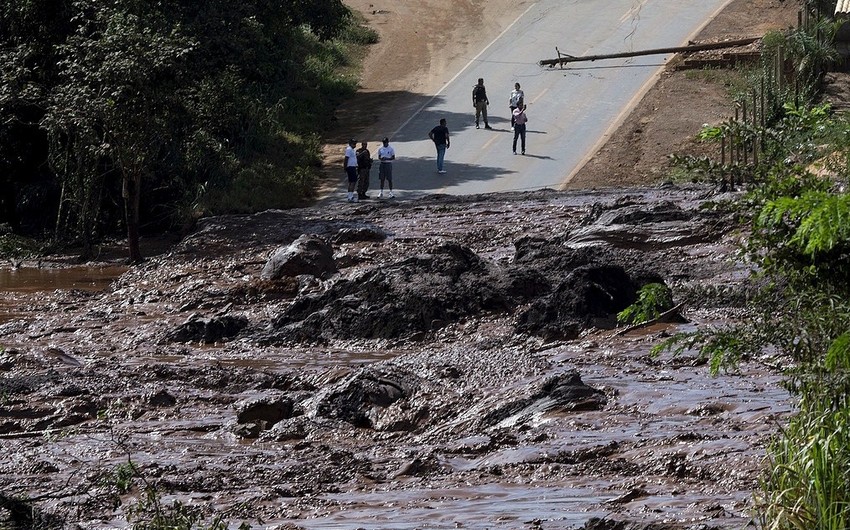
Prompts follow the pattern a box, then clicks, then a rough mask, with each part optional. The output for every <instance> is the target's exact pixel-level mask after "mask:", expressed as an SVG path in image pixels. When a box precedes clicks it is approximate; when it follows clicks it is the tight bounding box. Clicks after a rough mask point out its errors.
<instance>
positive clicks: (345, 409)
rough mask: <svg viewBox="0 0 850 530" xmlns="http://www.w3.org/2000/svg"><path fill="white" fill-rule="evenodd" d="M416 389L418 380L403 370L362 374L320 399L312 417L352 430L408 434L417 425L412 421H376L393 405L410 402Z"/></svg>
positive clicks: (402, 418)
mask: <svg viewBox="0 0 850 530" xmlns="http://www.w3.org/2000/svg"><path fill="white" fill-rule="evenodd" d="M419 386H420V381H419V378H418V376H416V375H414V374H412V373H408V372H405V371H403V370H398V369H394V370H391V371H387V370H384V371H379V370H372V369H367V370H363V371H361V372H359V373H358V374H356V375H354V376H352V377H351V378H350V379H348V380H347V381H345V382H344V383H343V384H342V385H341V386H340V387H338V388H335V389H334V390H332V391H330V392H329V393H328V394H327V395H325V396H324V397H322V398H321V399H320V400H319V402H318V406H317V407H316V414H317V415H318V416H320V417H326V418H333V419H338V420H342V421H346V422H348V423H350V424H352V425H354V426H355V427H362V428H375V429H381V430H387V431H400V430H411V429H413V428H414V427H415V425H416V423H417V422H416V420H415V419H414V418H406V417H400V418H397V419H396V420H394V421H389V422H387V421H380V420H381V418H380V416H381V415H382V413H383V412H384V411H386V409H388V408H389V407H390V406H391V405H393V404H394V403H396V402H397V401H399V400H403V399H407V400H409V399H410V398H412V397H413V395H414V394H415V392H416V390H417V389H418V388H419Z"/></svg>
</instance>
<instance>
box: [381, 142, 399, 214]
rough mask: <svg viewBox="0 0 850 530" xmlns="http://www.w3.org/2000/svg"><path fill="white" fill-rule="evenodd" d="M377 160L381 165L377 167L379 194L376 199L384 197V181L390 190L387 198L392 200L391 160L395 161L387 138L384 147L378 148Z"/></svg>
mask: <svg viewBox="0 0 850 530" xmlns="http://www.w3.org/2000/svg"><path fill="white" fill-rule="evenodd" d="M378 160H380V161H381V165H380V166H379V167H378V178H379V179H381V192H380V193H379V194H378V198H379V199H382V198H383V197H384V181H386V182H387V184H389V188H390V194H389V197H390V198H391V199H392V198H393V197H395V194H394V193H393V160H395V149H393V146H391V145H390V139H389V138H384V145H383V146H381V147H379V148H378Z"/></svg>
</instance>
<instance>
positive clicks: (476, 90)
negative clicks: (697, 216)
mask: <svg viewBox="0 0 850 530" xmlns="http://www.w3.org/2000/svg"><path fill="white" fill-rule="evenodd" d="M485 94H486V92H485V91H484V87H483V86H481V85H475V86H474V87H472V99H474V100H475V101H484V100H485V99H487V97H486V96H485Z"/></svg>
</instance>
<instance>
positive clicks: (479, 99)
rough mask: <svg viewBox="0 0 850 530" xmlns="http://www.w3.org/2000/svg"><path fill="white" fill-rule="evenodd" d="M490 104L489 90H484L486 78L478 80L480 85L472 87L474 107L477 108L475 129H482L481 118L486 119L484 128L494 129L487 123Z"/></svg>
mask: <svg viewBox="0 0 850 530" xmlns="http://www.w3.org/2000/svg"><path fill="white" fill-rule="evenodd" d="M489 104H490V100H489V99H487V89H486V88H484V78H483V77H479V78H478V84H477V85H475V86H474V87H472V106H473V107H475V128H476V129H480V127H479V126H478V123H479V118H482V117H483V118H484V128H485V129H492V127H490V124H489V123H487V105H489Z"/></svg>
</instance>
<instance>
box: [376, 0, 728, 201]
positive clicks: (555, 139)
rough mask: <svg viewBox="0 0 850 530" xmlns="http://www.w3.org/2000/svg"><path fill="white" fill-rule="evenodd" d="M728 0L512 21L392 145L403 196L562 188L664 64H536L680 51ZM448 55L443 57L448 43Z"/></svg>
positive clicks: (574, 4) (661, 0) (592, 1)
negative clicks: (517, 111) (482, 110)
mask: <svg viewBox="0 0 850 530" xmlns="http://www.w3.org/2000/svg"><path fill="white" fill-rule="evenodd" d="M728 1H729V0H699V1H694V0H687V1H683V0H605V1H602V0H539V1H537V2H534V3H533V4H532V5H531V6H530V7H528V8H527V9H526V11H525V12H519V11H518V12H517V15H518V18H517V19H516V21H515V22H514V23H513V24H512V25H511V26H510V27H509V28H507V29H506V30H505V31H504V32H503V33H502V35H500V36H499V37H498V38H497V39H496V40H495V41H494V42H492V43H491V44H490V45H489V46H487V48H486V49H484V50H483V51H482V52H481V53H480V54H479V55H478V56H477V57H475V58H473V59H472V60H471V61H470V63H469V64H468V65H467V66H466V67H465V68H464V69H463V70H462V71H461V72H459V73H458V74H457V75H456V76H455V77H454V78H453V79H452V80H451V81H449V82H448V83H447V84H446V85H445V86H444V87H443V88H442V89H441V90H440V91H439V92H438V93H437V94H436V95H435V96H434V97H433V98H432V99H430V100H429V101H427V102H426V103H424V104H421V105H420V108H419V109H415V110H414V111H413V114H412V116H411V117H410V119H409V120H407V121H406V122H405V123H404V124H403V125H402V126H401V127H400V128H399V130H397V131H396V132H394V133H393V134H392V135H391V136H392V143H393V145H394V147H395V149H396V152H397V154H398V158H399V159H398V160H397V164H396V166H395V168H396V169H395V171H394V173H395V180H396V187H397V188H398V189H399V190H401V192H402V193H400V194H399V196H400V197H402V196H403V197H413V196H417V195H422V194H427V193H449V194H456V195H463V194H474V193H485V192H492V191H507V190H532V189H539V188H546V187H549V188H558V187H559V186H560V185H561V184H562V183H564V182H565V181H566V180H568V179H569V178H570V176H571V175H572V174H573V172H574V171H577V170H578V169H579V168H580V167H581V165H582V164H583V163H584V161H585V160H586V158H587V157H588V156H590V155H591V154H592V153H593V152H594V151H595V150H596V149H597V148H598V147H599V146H600V145H601V143H602V141H603V140H604V139H605V138H606V136H607V135H608V134H610V133H611V132H613V129H614V128H615V126H616V125H617V124H618V123H619V121H620V120H621V119H622V118H623V117H624V116H625V115H626V114H627V112H628V110H629V109H630V108H631V106H632V105H633V104H634V103H636V102H637V101H639V100H640V97H641V96H642V95H643V93H644V92H645V90H646V89H648V88H649V87H650V86H651V84H652V82H653V81H654V80H655V78H656V77H657V75H658V74H659V73H660V71H661V69H662V67H663V65H664V61H665V60H666V59H668V58H669V57H665V56H659V55H655V56H645V57H636V58H631V59H613V60H605V61H596V62H578V63H571V65H570V66H569V67H568V68H565V69H563V70H561V69H558V68H548V67H547V68H544V67H541V66H539V65H538V61H539V60H541V59H551V58H555V57H557V54H556V52H555V47H556V46H557V47H558V48H559V49H560V51H561V53H566V54H570V55H575V56H583V55H595V54H603V53H616V52H623V51H633V50H642V49H652V48H662V47H670V46H680V45H683V44H685V43H687V41H688V40H689V39H690V38H692V37H693V36H694V35H695V34H696V33H697V32H698V31H699V30H700V29H701V28H702V27H703V26H704V25H705V23H706V22H708V21H709V20H710V19H711V18H712V17H713V16H714V15H716V13H717V12H718V11H720V9H722V7H723V6H725V5H726V4H727V3H728ZM423 23H424V24H426V25H427V22H423ZM470 31H474V28H470ZM445 50H446V53H451V43H445ZM479 77H483V78H484V80H485V85H486V87H487V94H488V97H489V99H490V109H489V114H490V125H491V126H492V127H493V130H485V129H484V127H483V124H482V128H481V129H479V130H476V129H475V112H474V109H473V107H472V96H471V93H472V87H473V85H474V84H475V82H476V81H477V79H478V78H479ZM516 82H519V83H520V84H521V85H522V88H523V90H525V95H526V104H527V105H528V111H527V115H528V118H529V123H528V134H527V141H528V148H527V150H526V152H527V154H526V155H525V156H522V155H516V156H515V155H513V154H512V152H511V143H512V141H513V133H512V132H511V131H510V114H509V112H510V109H509V108H508V96H509V94H510V91H511V89H512V88H513V85H514V83H516ZM441 117H444V118H446V120H447V121H448V126H449V130H450V131H451V135H452V136H451V138H452V144H451V148H450V149H449V150H448V152H447V155H446V169H447V171H448V173H447V174H445V175H438V174H437V172H436V164H435V150H434V146H433V143H432V142H431V141H430V140H428V138H427V134H428V131H430V129H431V128H432V127H433V126H434V125H436V124H437V122H438V121H439V119H440V118H441ZM377 147H378V146H376V145H374V146H373V152H374V151H375V150H376V149H377ZM373 173H374V175H373V179H375V180H377V179H376V177H377V171H373ZM375 184H376V183H375ZM374 187H377V186H375V185H373V188H374Z"/></svg>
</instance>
